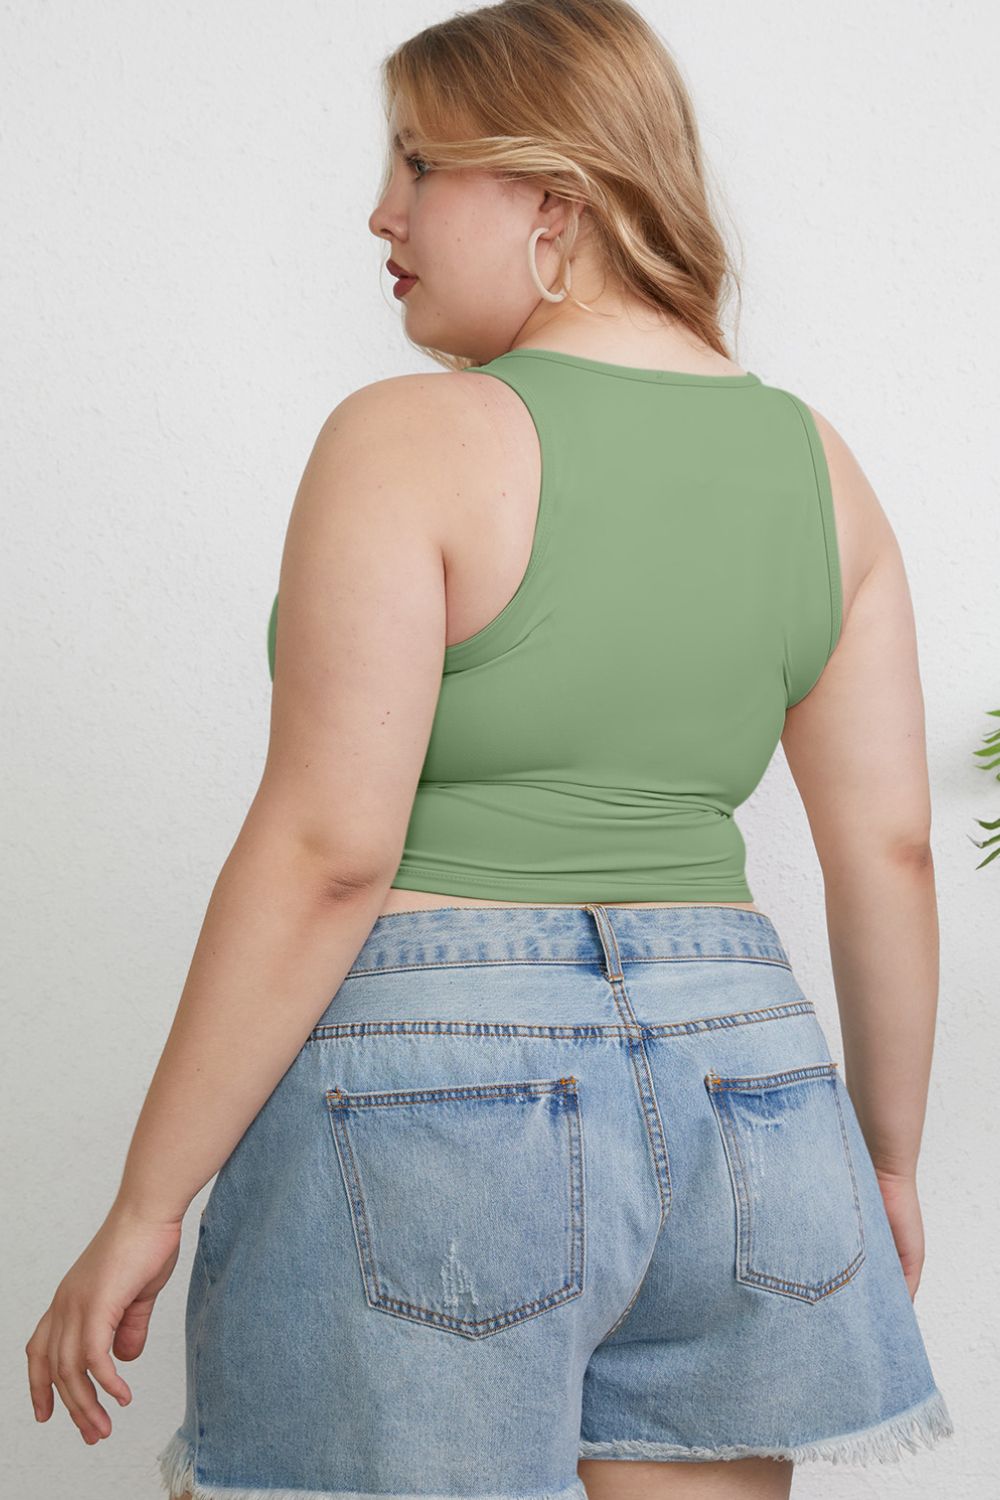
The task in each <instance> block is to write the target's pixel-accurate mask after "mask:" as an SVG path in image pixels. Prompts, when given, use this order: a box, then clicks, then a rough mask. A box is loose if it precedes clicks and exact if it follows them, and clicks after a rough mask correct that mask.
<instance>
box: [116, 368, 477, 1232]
mask: <svg viewBox="0 0 1000 1500" xmlns="http://www.w3.org/2000/svg"><path fill="white" fill-rule="evenodd" d="M467 384H468V383H467V382H466V381H464V380H462V379H459V378H455V377H452V378H451V379H449V378H448V376H447V375H430V376H403V377H399V378H396V379H391V380H385V381H378V382H376V383H375V384H374V385H371V386H366V387H364V388H363V389H362V390H360V391H357V392H355V393H354V394H353V395H351V396H349V397H348V398H347V399H346V401H344V402H342V403H341V404H340V406H339V407H338V408H337V409H336V410H335V411H334V412H333V413H332V414H331V416H330V417H328V418H327V421H326V423H325V424H324V426H323V428H322V430H321V431H320V434H319V436H318V437H317V440H316V444H315V446H314V448H313V451H312V454H311V455H310V458H309V462H308V464H307V466H306V469H305V472H304V474H303V477H302V481H301V483H300V486H299V490H298V493H297V495H296V498H295V504H294V506H293V508H292V513H291V518H290V521H289V526H288V533H287V537H286V541H285V547H284V552H283V555H282V564H281V572H280V577H279V590H280V597H281V609H280V620H279V627H278V638H277V651H276V659H275V675H274V686H273V689H272V699H271V729H270V740H269V745H268V752H267V761H266V764H265V768H264V772H263V776H262V779H261V784H260V788H259V790H258V792H257V795H256V797H255V798H254V801H253V803H252V805H251V807H250V810H249V812H248V814H247V818H246V821H245V823H244V826H243V828H242V829H241V832H240V834H239V837H238V838H237V840H236V843H235V846H234V848H233V850H232V852H231V854H230V855H229V857H228V859H227V860H226V862H225V864H224V866H223V868H222V871H221V873H220V875H219V878H218V880H217V882H216V885H215V888H214V890H213V892H212V896H211V900H210V901H209V905H208V909H207V913H206V916H205V922H204V926H203V928H202V931H201V935H200V937H199V939H198V943H197V946H196V948H195V952H194V957H193V959H192V962H191V967H190V971H189V973H188V976H187V981H186V983H185V985H184V989H183V993H182V995H181V998H180V1002H179V1004H178V1008H177V1013H176V1016H175V1018H174V1021H173V1025H172V1027H171V1030H170V1033H169V1035H168V1038H167V1042H166V1045H165V1047H164V1050H163V1054H162V1057H161V1059H160V1062H159V1064H158V1066H157V1068H156V1072H155V1074H154V1076H153V1080H152V1083H151V1085H150V1088H149V1091H148V1095H147V1098H146V1100H145V1103H144V1105H143V1108H142V1112H141V1114H140V1116H139V1119H138V1122H137V1124H136V1127H135V1132H134V1136H133V1139H132V1143H131V1146H130V1148H129V1151H128V1155H127V1159H126V1162H125V1167H124V1171H123V1174H122V1180H121V1184H120V1187H119V1190H118V1194H117V1198H116V1204H117V1206H118V1207H121V1208H126V1209H128V1210H130V1211H131V1212H132V1213H133V1214H134V1215H140V1216H142V1217H144V1218H147V1219H148V1218H160V1219H162V1218H164V1217H166V1218H169V1219H174V1220H179V1219H181V1218H182V1217H183V1215H184V1213H185V1210H186V1209H187V1207H188V1206H189V1204H190V1202H191V1199H192V1198H193V1197H194V1196H195V1195H196V1194H197V1193H198V1192H199V1191H200V1189H201V1188H202V1186H203V1185H204V1184H205V1183H206V1182H207V1181H208V1180H209V1179H210V1178H211V1177H212V1175H213V1174H214V1173H215V1172H216V1171H217V1169H218V1168H219V1167H220V1166H221V1165H222V1163H223V1162H224V1161H225V1160H226V1158H227V1157H228V1156H229V1154H230V1153H231V1151H232V1150H233V1148H234V1146H235V1145H236V1144H237V1142H238V1140H239V1139H240V1137H241V1135H242V1134H243V1133H244V1131H245V1130H246V1128H247V1126H248V1125H249V1124H250V1122H251V1121H252V1120H253V1118H254V1117H255V1115H256V1114H257V1113H258V1111H259V1110H260V1108H261V1107H262V1105H263V1104H264V1103H265V1101H266V1100H267V1098H268V1096H269V1094H270V1093H271V1092H272V1091H273V1089H274V1087H275V1085H276V1084H277V1083H278V1081H279V1079H280V1078H281V1076H282V1075H283V1073H284V1072H285V1071H286V1070H287V1068H288V1067H289V1066H290V1065H291V1063H292V1061H293V1060H294V1058H295V1055H296V1053H297V1052H298V1050H299V1049H300V1047H301V1046H302V1044H303V1042H304V1041H305V1039H306V1037H307V1036H308V1034H309V1031H310V1030H311V1029H312V1027H313V1026H314V1025H315V1023H316V1021H317V1019H318V1017H319V1016H320V1015H321V1014H322V1012H323V1011H324V1009H325V1008H326V1006H327V1005H328V1004H329V1002H330V1000H331V999H332V998H333V996H334V995H335V994H336V992H337V990H338V989H339V987H340V985H341V983H342V981H343V979H344V976H345V974H346V973H347V971H348V970H349V969H350V967H351V964H352V963H353V961H354V959H355V958H356V956H357V954H358V951H359V949H360V948H361V946H362V944H363V943H364V940H365V938H366V937H367V936H368V934H369V933H370V931H371V928H372V924H373V923H374V921H375V919H376V917H377V916H378V913H379V911H380V909H381V907H382V905H383V903H384V898H385V893H386V891H387V890H388V889H389V887H390V886H391V883H392V879H393V877H394V875H395V872H396V869H397V868H398V865H399V860H400V858H401V855H402V850H403V845H404V842H405V836H406V829H407V826H408V821H409V817H410V813H411V809H412V803H413V797H414V793H415V791H416V786H417V782H418V779H419V776H420V771H421V768H422V765H423V761H424V758H425V755H426V750H427V744H428V740H429V736H430V731H431V726H432V723H433V718H434V712H435V708H436V704H437V697H438V693H439V690H440V680H441V669H442V663H443V655H444V644H445V634H446V629H445V626H446V612H445V588H444V564H443V525H442V522H443V514H442V503H443V502H442V500H441V498H440V497H442V496H447V497H448V503H453V497H454V496H455V493H456V489H457V488H458V489H460V486H459V485H457V484H456V467H455V465H456V463H460V462H464V460H462V459H460V458H459V457H458V456H457V455H459V453H460V451H461V444H462V441H463V439H466V438H467V437H468V422H467V421H466V420H463V416H464V413H463V412H459V410H458V403H459V402H462V403H465V404H466V406H467V403H468V396H467V394H466V387H467ZM458 388H461V389H458Z"/></svg>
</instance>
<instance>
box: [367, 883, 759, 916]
mask: <svg viewBox="0 0 1000 1500" xmlns="http://www.w3.org/2000/svg"><path fill="white" fill-rule="evenodd" d="M585 904H586V903H585V902H583V901H488V900H486V899H485V897H478V896H439V895H437V894H436V893H435V892H432V891H403V890H397V889H395V887H394V888H393V889H392V890H390V891H388V892H387V893H386V899H385V903H384V905H383V907H382V910H381V911H380V912H379V916H381V917H389V916H392V915H393V914H394V913H395V912H401V911H433V910H434V909H435V908H436V907H440V906H521V907H525V906H527V907H531V906H536V907H537V906H571V907H582V906H584V905H585ZM599 904H600V905H602V906H614V907H620V906H634V907H636V908H637V909H642V908H652V907H667V906H733V907H737V908H738V909H739V910H740V911H760V907H759V906H755V905H754V903H753V902H752V901H603V902H601V903H599Z"/></svg>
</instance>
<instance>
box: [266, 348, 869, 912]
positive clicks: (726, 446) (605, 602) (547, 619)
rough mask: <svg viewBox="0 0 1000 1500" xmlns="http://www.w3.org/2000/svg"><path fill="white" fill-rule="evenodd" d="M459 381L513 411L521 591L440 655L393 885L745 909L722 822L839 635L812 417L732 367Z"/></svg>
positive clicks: (518, 897)
mask: <svg viewBox="0 0 1000 1500" xmlns="http://www.w3.org/2000/svg"><path fill="white" fill-rule="evenodd" d="M471 373H474V374H482V375H492V376H494V377H496V378H498V379H500V380H502V381H504V382H505V384H507V385H508V386H510V387H511V388H512V389H513V390H514V391H515V392H516V393H517V395H518V396H519V397H520V399H521V400H522V401H523V402H524V404H525V406H526V407H527V409H528V412H529V414H530V416H531V419H532V421H533V423H534V426H535V429H536V431H537V434H538V441H539V446H540V452H541V470H542V477H541V492H540V499H539V505H538V519H537V523H536V527H535V535H534V541H533V546H532V551H531V555H530V559H529V561H528V565H527V568H526V570H525V573H524V575H523V577H522V579H521V583H520V585H519V587H518V589H517V591H516V593H515V594H514V596H513V598H512V599H511V600H510V602H509V603H508V604H507V605H506V607H505V608H504V609H502V610H501V611H500V613H499V614H498V615H497V616H496V617H495V618H494V619H493V620H491V621H490V623H489V624H487V625H485V626H484V627H483V628H482V629H481V630H478V631H477V632H476V633H475V635H472V636H470V637H468V638H467V639H466V640H464V641H458V642H456V643H455V644H454V645H452V646H449V647H447V648H446V650H445V658H444V668H443V676H442V682H441V690H440V695H439V699H438V704H437V710H436V714H435V718H434V723H433V727H432V731H431V737H430V741H429V744H428V748H427V754H426V758H425V761H424V766H423V770H422V772H421V777H420V782H419V785H418V788H417V792H416V796H415V799H414V803H413V809H412V813H411V816H410V821H409V826H408V828H407V833H406V843H405V847H404V851H403V856H402V859H401V861H400V864H399V867H398V869H397V871H396V875H395V877H394V879H393V882H392V885H393V888H395V889H404V890H416V891H432V892H436V893H440V894H442V895H455V896H479V897H487V898H489V899H491V900H497V901H528V902H534V903H538V904H545V903H549V902H551V903H559V902H585V901H597V902H603V903H611V902H615V901H753V899H754V898H753V894H752V892H751V889H750V886H749V885H748V883H747V878H746V872H745V862H746V850H745V846H744V842H743V837H742V835H741V833H740V830H739V828H738V826H737V824H736V821H735V818H734V811H735V809H736V808H737V807H739V805H740V803H741V802H744V801H745V800H746V799H747V798H748V797H749V796H750V794H751V792H753V791H754V789H755V788H756V786H757V785H758V783H759V782H760V780H761V777H762V776H763V774H764V772H765V771H766V769H767V767H768V764H769V763H770V761H771V758H772V756H773V754H774V751H775V749H776V748H777V745H778V743H779V740H780V738H781V732H782V728H783V725H784V718H785V710H786V708H788V707H789V706H791V705H792V704H794V703H797V702H798V701H799V700H800V699H801V698H803V697H805V695H806V693H808V692H809V690H810V688H811V687H812V686H813V685H814V683H815V682H816V681H817V679H818V677H819V675H820V673H821V672H822V670H823V668H824V666H825V665H826V662H827V660H828V659H829V657H830V654H831V652H832V651H833V649H834V647H835V645H836V644H837V640H838V638H839V635H840V628H841V612H842V594H841V578H840V562H839V554H838V547H837V534H836V527H835V524H834V513H833V502H832V496H831V492H830V478H829V473H828V470H827V466H826V461H825V455H824V451H823V447H822V443H821V440H820V437H819V433H818V431H817V428H816V425H815V422H814V421H813V418H812V413H811V412H810V411H809V408H808V406H806V404H805V403H804V402H803V401H802V400H801V399H800V398H799V397H798V396H795V395H793V394H792V393H791V392H789V391H785V390H782V389H780V388H778V387H777V386H769V385H765V384H764V383H763V382H762V381H761V380H760V378H759V377H758V376H756V375H754V374H752V373H749V372H748V373H746V374H743V375H690V374H684V373H681V372H674V371H664V370H644V369H638V368H633V367H631V366H627V365H614V364H606V363H604V362H603V361H601V360H595V359H584V358H582V357H580V356H578V355H570V354H563V353H557V352H554V351H549V350H544V349H517V350H511V351H510V352H508V353H506V354H502V355H500V356H499V357H498V358H496V359H493V360H490V361H489V362H488V363H487V364H484V365H477V366H473V367H472V369H471ZM277 613H278V600H277V597H276V598H275V601H274V607H273V608H272V611H271V619H270V623H269V627H268V657H269V662H270V670H271V676H272V679H273V676H274V645H275V638H276V630H277Z"/></svg>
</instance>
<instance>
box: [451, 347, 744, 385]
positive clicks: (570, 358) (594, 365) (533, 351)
mask: <svg viewBox="0 0 1000 1500" xmlns="http://www.w3.org/2000/svg"><path fill="white" fill-rule="evenodd" d="M516 358H521V359H546V360H555V361H556V362H557V363H558V364H564V365H573V366H576V367H578V368H580V369H584V370H596V371H597V372H598V373H600V374H603V375H616V376H618V377H619V378H621V379H623V380H648V381H652V382H653V383H654V384H667V385H703V386H713V385H717V386H754V385H761V384H762V381H761V378H760V376H759V375H755V374H754V373H753V371H752V370H746V371H744V373H743V374H742V375H698V374H695V373H694V372H693V371H689V370H649V369H643V368H641V367H640V366H638V365H616V364H610V363H608V361H607V360H603V359H588V358H587V356H586V355H583V354H566V353H564V352H563V351H562V350H558V349H539V348H536V347H535V346H534V345H528V346H526V347H524V348H519V349H508V350H507V351H506V352H505V353H503V354H498V355H497V356H496V358H495V359H491V360H488V361H487V362H486V364H484V365H476V366H475V367H474V368H476V369H478V370H488V369H489V368H490V366H491V365H495V364H499V362H500V361H501V360H503V359H516Z"/></svg>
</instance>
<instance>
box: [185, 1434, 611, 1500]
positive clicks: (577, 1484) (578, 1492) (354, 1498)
mask: <svg viewBox="0 0 1000 1500" xmlns="http://www.w3.org/2000/svg"><path fill="white" fill-rule="evenodd" d="M156 1463H157V1465H158V1467H159V1470H160V1478H161V1479H162V1481H163V1484H164V1486H165V1488H166V1489H167V1492H168V1495H169V1497H170V1500H178V1497H179V1496H181V1495H183V1494H185V1493H186V1492H187V1491H188V1490H190V1491H191V1500H587V1492H586V1490H585V1489H584V1487H583V1484H582V1482H581V1481H580V1480H579V1479H575V1480H574V1481H573V1483H572V1484H569V1485H567V1486H566V1488H565V1489H562V1490H546V1491H545V1493H544V1494H539V1493H538V1492H537V1491H536V1492H535V1493H534V1494H532V1495H497V1494H477V1495H454V1494H451V1495H426V1494H422V1495H419V1496H417V1495H413V1496H407V1495H403V1494H399V1493H397V1492H394V1493H393V1495H392V1496H391V1497H389V1496H387V1495H385V1494H377V1495H373V1494H362V1493H360V1492H359V1491H358V1490H289V1489H245V1488H241V1487H240V1486H239V1485H235V1486H234V1485H222V1484H196V1483H195V1479H194V1453H193V1451H192V1448H191V1444H190V1443H189V1442H188V1441H187V1439H186V1438H185V1437H184V1435H183V1434H182V1433H180V1432H175V1433H174V1435H173V1437H172V1438H171V1439H170V1441H169V1443H168V1444H167V1445H166V1447H165V1448H164V1449H163V1450H162V1452H160V1453H158V1454H157V1456H156Z"/></svg>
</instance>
